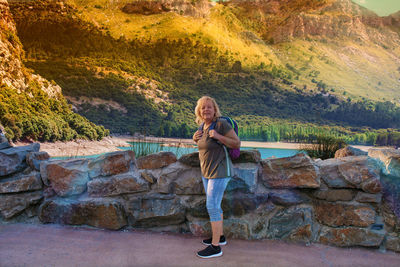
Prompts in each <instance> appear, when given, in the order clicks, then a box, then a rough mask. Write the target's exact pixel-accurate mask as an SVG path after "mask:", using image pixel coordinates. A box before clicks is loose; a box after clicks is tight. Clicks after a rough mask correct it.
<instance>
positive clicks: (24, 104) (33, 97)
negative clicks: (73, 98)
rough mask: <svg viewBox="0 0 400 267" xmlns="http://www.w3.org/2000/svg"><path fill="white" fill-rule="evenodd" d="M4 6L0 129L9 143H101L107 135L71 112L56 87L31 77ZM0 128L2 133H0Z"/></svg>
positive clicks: (0, 45)
mask: <svg viewBox="0 0 400 267" xmlns="http://www.w3.org/2000/svg"><path fill="white" fill-rule="evenodd" d="M6 4H7V2H5V4H4V3H1V5H0V14H1V17H0V125H1V126H3V127H4V131H5V134H6V136H7V138H9V139H10V140H13V141H16V140H27V141H36V140H39V141H56V140H64V141H68V140H72V139H90V140H100V139H102V138H103V137H104V136H106V135H108V134H109V131H108V130H106V129H105V128H104V127H103V126H98V125H95V124H94V123H92V122H90V121H88V120H87V119H86V118H84V117H82V116H80V115H78V114H76V113H74V112H72V110H71V108H70V105H69V104H68V103H67V101H66V99H65V98H64V97H63V96H62V94H61V93H60V88H59V87H58V86H57V84H55V83H53V82H52V83H50V82H49V81H47V80H45V79H43V78H42V77H40V76H37V75H32V70H29V69H27V68H26V67H25V66H24V65H23V64H22V62H21V60H22V59H23V58H24V51H23V47H22V45H21V42H20V40H19V38H18V36H17V34H16V30H15V25H14V23H13V20H12V17H11V14H10V11H9V8H8V6H7V5H6ZM3 127H2V129H3Z"/></svg>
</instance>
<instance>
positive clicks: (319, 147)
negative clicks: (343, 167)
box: [301, 135, 346, 160]
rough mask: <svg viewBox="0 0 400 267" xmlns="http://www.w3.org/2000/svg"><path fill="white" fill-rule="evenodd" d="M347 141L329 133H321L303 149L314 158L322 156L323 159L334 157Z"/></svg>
mask: <svg viewBox="0 0 400 267" xmlns="http://www.w3.org/2000/svg"><path fill="white" fill-rule="evenodd" d="M345 145H346V143H345V142H344V141H343V140H342V139H338V138H335V137H333V136H329V135H320V136H318V137H317V139H316V140H314V141H313V142H312V144H310V145H304V146H303V147H302V148H301V149H302V150H303V151H305V152H306V153H307V154H308V155H309V156H310V157H312V158H320V159H322V160H324V159H329V158H334V157H335V152H336V151H337V150H339V149H341V148H343V147H345Z"/></svg>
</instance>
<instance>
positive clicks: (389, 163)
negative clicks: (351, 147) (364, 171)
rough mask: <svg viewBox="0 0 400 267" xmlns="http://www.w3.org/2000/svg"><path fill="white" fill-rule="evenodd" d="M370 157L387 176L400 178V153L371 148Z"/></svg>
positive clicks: (389, 149)
mask: <svg viewBox="0 0 400 267" xmlns="http://www.w3.org/2000/svg"><path fill="white" fill-rule="evenodd" d="M368 156H369V157H371V158H373V159H375V160H376V161H377V162H378V164H379V166H380V167H381V170H382V172H383V173H384V174H385V175H392V176H396V177H400V151H399V150H397V149H393V148H386V149H382V148H371V149H369V150H368Z"/></svg>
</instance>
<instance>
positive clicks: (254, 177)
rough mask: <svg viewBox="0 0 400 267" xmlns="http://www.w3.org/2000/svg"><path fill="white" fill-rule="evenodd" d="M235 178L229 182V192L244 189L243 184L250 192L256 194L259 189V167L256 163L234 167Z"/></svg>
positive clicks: (240, 164)
mask: <svg viewBox="0 0 400 267" xmlns="http://www.w3.org/2000/svg"><path fill="white" fill-rule="evenodd" d="M233 170H234V178H235V179H232V180H231V181H230V182H229V184H230V185H229V186H230V188H229V190H235V189H240V188H242V184H243V183H242V182H241V181H243V182H244V184H245V185H246V187H247V188H248V191H249V192H251V193H254V192H255V191H256V189H257V183H258V172H259V165H258V164H254V163H237V164H234V165H233Z"/></svg>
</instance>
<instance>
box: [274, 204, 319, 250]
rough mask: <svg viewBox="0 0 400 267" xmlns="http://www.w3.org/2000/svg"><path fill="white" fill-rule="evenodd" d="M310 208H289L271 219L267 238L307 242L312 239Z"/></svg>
mask: <svg viewBox="0 0 400 267" xmlns="http://www.w3.org/2000/svg"><path fill="white" fill-rule="evenodd" d="M312 228H313V223H312V210H311V208H298V207H290V208H288V209H285V210H281V211H279V212H278V213H277V214H276V215H275V216H274V217H272V218H271V220H270V223H269V227H268V237H269V238H273V239H278V238H279V239H284V240H294V241H303V242H309V241H310V240H311V239H312Z"/></svg>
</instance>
